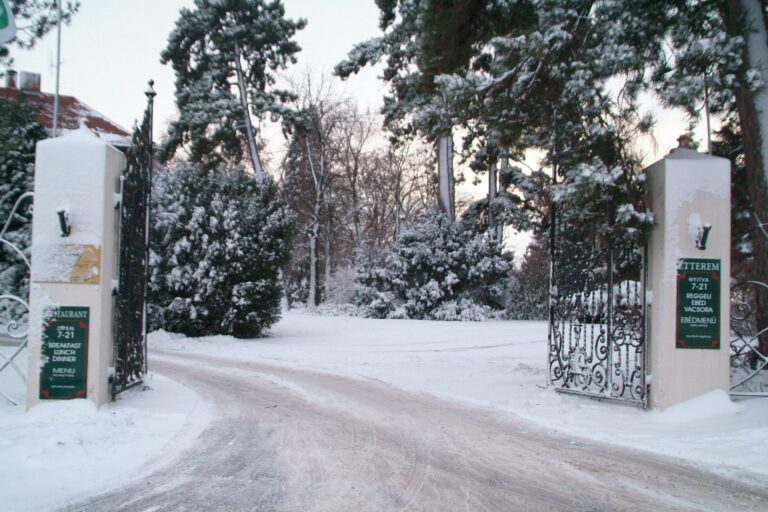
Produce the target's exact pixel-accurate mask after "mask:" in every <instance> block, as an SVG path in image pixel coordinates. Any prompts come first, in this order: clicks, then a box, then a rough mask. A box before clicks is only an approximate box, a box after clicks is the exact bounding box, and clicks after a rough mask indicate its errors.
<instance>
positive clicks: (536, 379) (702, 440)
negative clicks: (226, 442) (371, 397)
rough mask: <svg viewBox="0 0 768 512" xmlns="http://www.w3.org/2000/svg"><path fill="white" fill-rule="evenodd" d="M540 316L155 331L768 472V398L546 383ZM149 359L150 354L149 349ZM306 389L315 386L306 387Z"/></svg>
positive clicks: (176, 344) (160, 340)
mask: <svg viewBox="0 0 768 512" xmlns="http://www.w3.org/2000/svg"><path fill="white" fill-rule="evenodd" d="M546 337H547V324H546V323H545V322H524V321H490V322H481V323H470V322H435V321H420V320H372V319H363V318H353V317H343V316H341V317H323V316H316V315H311V314H308V313H302V312H289V313H287V314H285V316H284V318H283V320H281V321H280V322H279V323H278V324H277V325H276V326H275V327H274V328H273V329H272V333H271V335H270V336H269V337H268V338H263V339H255V340H236V339H233V338H230V337H225V336H214V337H206V338H196V339H190V338H184V337H180V336H176V335H172V334H168V333H164V332H158V333H153V334H152V335H151V338H150V346H151V347H153V348H159V349H163V350H169V351H175V350H179V351H184V352H194V353H201V354H210V355H215V356H220V357H229V358H238V359H245V360H257V361H261V362H266V363H272V364H275V365H284V366H291V367H303V368H312V369H318V370H323V371H328V372H332V373H338V374H343V375H350V376H356V377H362V378H374V379H379V380H382V381H384V382H387V383H390V384H393V385H395V386H398V387H401V388H405V389H409V390H413V391H421V392H427V393H432V394H435V395H438V396H441V397H444V398H449V399H453V400H458V401H462V402H468V403H471V404H474V405H479V406H484V407H489V408H492V409H494V410H496V411H498V412H500V413H501V414H505V415H512V416H516V417H519V418H523V419H526V420H530V421H532V422H535V423H537V424H539V425H540V426H542V427H544V428H546V429H547V430H548V431H550V432H552V433H554V434H555V435H557V434H558V433H567V434H574V435H579V436H583V437H587V438H591V439H595V440H600V441H607V442H611V443H616V444H620V445H625V446H631V447H634V448H639V449H643V450H648V451H651V452H655V453H660V454H664V455H672V456H677V457H682V458H685V459H688V460H691V461H693V462H697V463H699V464H701V465H703V466H705V467H707V468H709V469H712V470H715V471H717V472H719V473H721V474H727V475H730V476H734V477H738V476H744V475H742V474H743V473H744V471H745V470H747V471H753V472H756V473H761V474H763V475H768V444H766V443H763V442H761V441H760V440H761V439H765V438H766V437H768V399H762V400H761V399H752V400H747V401H741V402H735V403H734V402H731V401H730V400H729V398H728V397H727V396H726V395H725V393H719V392H713V393H709V394H708V395H705V396H702V397H699V398H697V399H694V400H691V401H689V402H686V403H684V404H680V405H678V406H675V407H672V408H670V409H668V410H666V411H664V412H663V413H661V412H658V411H643V410H641V409H639V408H636V407H631V406H626V405H621V404H616V403H609V402H599V401H596V400H591V399H587V398H582V397H575V396H568V395H561V394H558V393H555V391H553V389H552V388H547V387H546V358H547V354H546ZM150 364H151V356H150ZM306 392H307V393H308V394H310V395H311V390H306Z"/></svg>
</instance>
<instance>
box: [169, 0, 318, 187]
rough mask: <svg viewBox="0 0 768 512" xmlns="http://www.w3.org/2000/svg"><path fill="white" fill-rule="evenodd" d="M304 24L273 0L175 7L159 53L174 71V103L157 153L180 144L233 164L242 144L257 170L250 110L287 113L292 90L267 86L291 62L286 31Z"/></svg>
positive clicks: (199, 1)
mask: <svg viewBox="0 0 768 512" xmlns="http://www.w3.org/2000/svg"><path fill="white" fill-rule="evenodd" d="M305 24H306V22H305V21H304V20H303V19H299V20H296V21H294V20H290V19H287V18H285V8H284V7H283V4H282V3H281V2H280V1H279V0H272V1H263V0H195V7H194V9H187V8H183V9H182V10H181V14H180V16H179V19H178V20H177V21H176V27H175V28H174V30H173V32H171V34H170V36H169V37H168V45H167V46H166V48H165V50H163V53H162V55H161V61H162V62H163V63H164V64H167V63H170V64H171V65H172V66H173V70H174V72H175V73H176V106H177V107H178V110H179V118H178V119H177V120H175V121H174V122H172V123H171V125H170V127H169V129H168V136H167V138H166V140H165V143H164V145H163V147H162V151H161V153H160V155H161V157H162V158H164V159H169V158H171V157H172V156H173V155H174V154H175V152H176V151H177V150H178V149H179V148H181V147H185V148H187V149H188V150H189V156H190V159H191V160H192V161H197V162H214V163H215V162H219V163H220V162H229V163H232V162H236V163H239V162H240V161H241V160H242V158H243V153H244V151H243V150H244V148H246V153H247V154H248V156H249V162H250V164H251V166H252V167H253V169H254V171H255V172H257V173H263V169H262V162H261V159H260V157H259V150H258V144H259V141H258V139H257V133H256V126H255V123H254V121H253V119H252V116H255V117H256V118H262V117H263V116H265V115H267V114H269V115H271V116H272V117H273V118H279V117H281V116H283V117H284V116H286V115H290V109H288V108H287V107H286V105H285V104H286V103H287V102H288V101H290V100H291V99H292V97H293V96H292V94H291V93H290V92H289V91H286V90H283V89H280V88H278V87H276V86H275V83H276V76H275V73H276V72H278V71H280V70H282V69H285V67H286V66H287V65H288V64H291V63H295V62H296V57H295V55H296V53H297V52H298V51H299V50H300V48H299V45H298V44H297V43H296V42H295V41H294V40H293V36H294V34H295V33H296V31H297V30H301V29H302V28H304V26H305Z"/></svg>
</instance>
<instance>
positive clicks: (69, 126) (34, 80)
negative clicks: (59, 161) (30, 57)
mask: <svg viewBox="0 0 768 512" xmlns="http://www.w3.org/2000/svg"><path fill="white" fill-rule="evenodd" d="M19 95H24V97H25V98H26V99H27V101H29V102H30V103H32V104H34V105H36V106H37V109H38V110H37V121H38V122H39V123H40V124H42V125H43V126H44V127H45V128H46V129H48V131H49V132H52V131H53V104H54V95H53V94H50V93H45V92H42V90H41V87H40V75H39V74H37V73H27V72H21V73H19V74H18V75H17V74H16V72H14V71H8V72H7V73H6V84H5V87H0V99H5V100H11V101H15V100H16V99H17V98H18V97H19ZM81 121H84V122H85V125H86V126H87V127H88V128H89V129H90V130H91V131H92V132H94V133H95V134H96V135H98V136H99V138H101V139H102V140H104V142H106V143H108V144H111V145H113V146H115V147H117V148H118V149H121V150H125V149H126V148H128V146H130V145H131V134H130V132H129V131H128V130H126V129H125V128H123V127H122V126H120V125H118V124H117V123H115V122H113V121H110V120H109V119H108V118H107V117H106V116H104V115H103V114H101V113H99V112H97V111H96V110H94V109H93V108H91V107H89V106H88V105H86V104H85V103H83V102H82V101H80V100H79V99H77V98H75V97H74V96H64V95H61V94H60V95H59V126H58V129H59V132H60V133H66V132H68V131H70V130H76V129H78V128H79V127H80V123H81Z"/></svg>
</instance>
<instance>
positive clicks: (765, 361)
mask: <svg viewBox="0 0 768 512" xmlns="http://www.w3.org/2000/svg"><path fill="white" fill-rule="evenodd" d="M753 217H754V221H755V224H756V226H755V227H754V229H753V230H752V232H753V236H759V237H765V238H768V232H767V231H766V224H765V223H764V222H762V221H761V220H760V219H759V218H758V217H757V215H754V214H753ZM744 273H746V274H751V273H753V272H750V271H749V270H747V272H739V271H738V270H736V269H735V268H734V267H732V279H733V283H734V284H733V285H732V286H731V340H730V350H731V396H733V397H768V349H767V348H768V310H767V309H766V308H768V283H766V282H765V281H762V280H756V279H754V280H750V279H744V276H743V274H744Z"/></svg>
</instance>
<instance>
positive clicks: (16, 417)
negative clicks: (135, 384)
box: [0, 346, 210, 512]
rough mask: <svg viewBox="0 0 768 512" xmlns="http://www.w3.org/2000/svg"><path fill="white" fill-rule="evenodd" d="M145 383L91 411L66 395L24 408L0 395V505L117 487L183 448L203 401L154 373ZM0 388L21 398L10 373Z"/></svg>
mask: <svg viewBox="0 0 768 512" xmlns="http://www.w3.org/2000/svg"><path fill="white" fill-rule="evenodd" d="M0 350H2V353H3V354H4V355H5V354H8V352H9V351H10V350H11V347H8V346H0ZM8 355H10V354H8ZM0 359H2V358H0ZM21 363H23V364H20V367H21V368H26V361H23V360H22V361H21ZM145 384H146V389H143V390H142V389H140V388H135V389H132V390H129V391H126V392H125V393H123V394H122V395H121V396H120V399H119V400H118V401H117V402H115V403H110V404H107V405H105V406H103V407H101V408H100V409H98V410H97V409H96V407H95V406H94V405H93V403H91V402H89V401H87V400H72V401H66V402H61V401H56V402H45V403H42V404H40V405H38V406H36V407H33V408H32V410H31V411H30V412H28V413H25V412H24V407H23V406H12V405H11V404H10V403H9V402H8V401H7V400H5V399H3V398H2V397H0V461H1V462H0V510H3V511H5V510H7V511H14V512H26V511H29V512H32V511H40V510H50V509H53V508H58V507H60V506H63V505H65V504H67V503H69V502H72V501H75V500H78V499H81V498H83V497H86V496H89V495H92V494H96V493H99V492H102V491H107V490H109V489H111V488H117V487H121V486H122V485H125V484H126V483H128V482H130V481H131V480H132V479H134V478H138V477H141V476H143V475H145V474H146V473H147V472H148V471H151V470H153V469H154V468H156V467H159V466H161V465H162V464H164V463H166V462H168V461H170V460H172V459H174V458H176V456H178V454H180V453H181V452H182V451H183V450H184V449H186V448H187V447H188V446H190V445H191V443H192V442H193V441H194V440H195V439H196V438H197V437H198V435H199V434H200V432H202V431H203V429H204V428H205V426H206V425H207V424H208V421H209V419H210V412H209V411H210V408H209V404H206V403H205V402H203V401H202V400H201V399H200V398H199V397H198V396H197V395H196V394H194V393H193V392H192V391H190V390H189V389H187V388H185V387H184V386H182V385H180V384H178V383H176V382H175V381H172V380H170V379H166V378H164V377H162V376H160V375H152V374H150V375H148V376H147V377H146V378H145ZM0 386H1V387H0V389H2V390H4V391H5V392H6V394H9V395H10V396H11V397H12V398H13V399H14V400H16V401H18V402H20V403H23V397H24V389H23V386H21V385H20V380H19V379H18V376H17V375H15V374H10V373H7V372H3V374H2V375H1V376H0ZM9 390H10V391H11V393H8V391H9Z"/></svg>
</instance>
